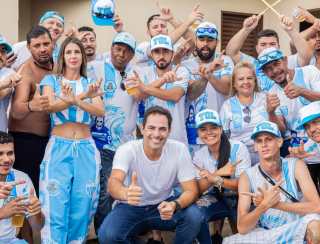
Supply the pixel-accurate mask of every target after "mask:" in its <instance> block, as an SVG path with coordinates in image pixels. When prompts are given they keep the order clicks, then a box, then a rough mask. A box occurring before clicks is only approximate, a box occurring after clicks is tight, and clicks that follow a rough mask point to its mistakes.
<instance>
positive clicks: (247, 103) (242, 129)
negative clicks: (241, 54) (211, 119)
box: [220, 62, 285, 165]
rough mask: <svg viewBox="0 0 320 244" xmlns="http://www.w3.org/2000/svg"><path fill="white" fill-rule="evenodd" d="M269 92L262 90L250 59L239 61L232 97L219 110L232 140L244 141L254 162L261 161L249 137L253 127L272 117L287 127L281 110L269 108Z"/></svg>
mask: <svg viewBox="0 0 320 244" xmlns="http://www.w3.org/2000/svg"><path fill="white" fill-rule="evenodd" d="M267 96H268V95H267V94H265V93H263V92H260V90H259V87H258V83H257V77H256V74H255V70H254V68H253V66H252V65H251V64H250V63H248V62H240V63H238V64H237V65H236V66H235V67H234V70H233V75H232V82H231V91H230V98H229V99H227V100H226V101H225V102H224V103H223V105H222V107H221V110H220V117H221V121H222V124H223V129H224V131H225V132H226V133H227V134H228V135H229V137H230V138H231V139H235V140H238V141H241V142H243V143H244V144H245V145H246V146H247V147H248V150H249V152H250V157H251V162H252V165H254V164H256V163H257V162H258V155H257V153H256V152H255V150H254V148H253V141H252V140H251V138H250V136H251V134H252V131H253V129H254V127H255V126H256V125H257V124H258V123H260V122H262V121H264V120H269V117H270V116H273V117H274V118H273V121H275V120H276V122H277V124H278V126H279V128H280V129H281V130H284V129H285V124H284V121H283V118H282V117H281V110H280V109H277V110H276V111H275V113H268V111H267Z"/></svg>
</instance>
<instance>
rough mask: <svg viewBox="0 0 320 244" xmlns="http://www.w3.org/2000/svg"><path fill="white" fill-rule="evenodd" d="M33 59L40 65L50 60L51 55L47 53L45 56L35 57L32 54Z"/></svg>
mask: <svg viewBox="0 0 320 244" xmlns="http://www.w3.org/2000/svg"><path fill="white" fill-rule="evenodd" d="M33 59H34V60H35V61H36V62H37V63H38V64H40V65H46V64H48V63H50V62H51V59H52V58H51V57H50V55H48V56H47V57H35V56H33Z"/></svg>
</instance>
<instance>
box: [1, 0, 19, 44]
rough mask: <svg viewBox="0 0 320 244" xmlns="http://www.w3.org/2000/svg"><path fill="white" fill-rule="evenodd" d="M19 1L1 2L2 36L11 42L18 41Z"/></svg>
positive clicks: (4, 0)
mask: <svg viewBox="0 0 320 244" xmlns="http://www.w3.org/2000/svg"><path fill="white" fill-rule="evenodd" d="M18 6H19V0H1V15H0V16H1V17H0V34H2V35H3V36H4V37H5V38H6V39H7V40H8V41H9V42H16V41H17V40H18V35H19V33H18V26H19V24H18V18H19V11H18V10H19V7H18Z"/></svg>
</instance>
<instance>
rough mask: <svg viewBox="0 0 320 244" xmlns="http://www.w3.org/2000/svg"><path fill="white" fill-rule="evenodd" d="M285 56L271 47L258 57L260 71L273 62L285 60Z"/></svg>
mask: <svg viewBox="0 0 320 244" xmlns="http://www.w3.org/2000/svg"><path fill="white" fill-rule="evenodd" d="M283 58H284V54H283V52H281V51H280V50H279V49H277V48H275V47H269V48H266V49H264V50H263V51H262V52H261V53H260V54H259V56H258V65H259V69H262V68H263V67H264V66H265V65H266V64H268V63H271V62H273V61H276V60H279V59H283Z"/></svg>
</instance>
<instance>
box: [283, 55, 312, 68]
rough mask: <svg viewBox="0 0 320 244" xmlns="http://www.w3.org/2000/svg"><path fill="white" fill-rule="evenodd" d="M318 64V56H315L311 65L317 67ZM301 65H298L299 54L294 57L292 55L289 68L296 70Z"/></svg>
mask: <svg viewBox="0 0 320 244" xmlns="http://www.w3.org/2000/svg"><path fill="white" fill-rule="evenodd" d="M316 63H317V59H316V56H315V55H313V56H312V57H311V59H310V62H309V65H316ZM299 67H300V65H299V63H298V54H297V53H296V54H294V55H290V56H288V68H289V69H295V68H299Z"/></svg>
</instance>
